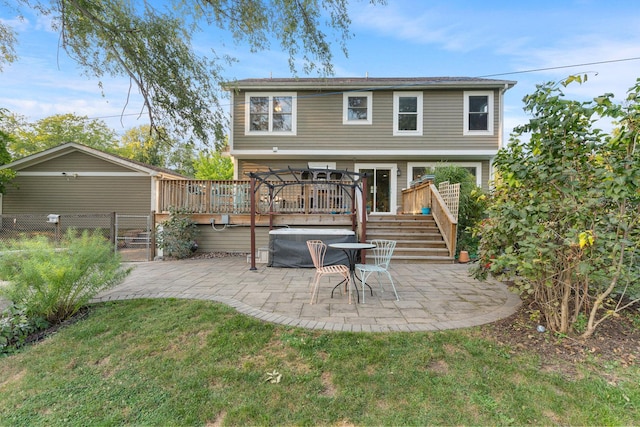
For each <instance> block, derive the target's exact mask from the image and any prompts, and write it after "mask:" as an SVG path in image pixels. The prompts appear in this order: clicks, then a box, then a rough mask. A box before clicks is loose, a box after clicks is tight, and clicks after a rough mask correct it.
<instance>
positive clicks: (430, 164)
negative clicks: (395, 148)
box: [407, 160, 482, 188]
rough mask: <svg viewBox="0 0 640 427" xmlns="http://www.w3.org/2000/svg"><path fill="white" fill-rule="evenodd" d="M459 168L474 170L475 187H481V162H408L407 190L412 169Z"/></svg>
mask: <svg viewBox="0 0 640 427" xmlns="http://www.w3.org/2000/svg"><path fill="white" fill-rule="evenodd" d="M444 165H447V166H460V167H464V168H469V167H474V168H476V185H477V186H478V187H482V162H456V161H448V160H447V161H443V162H408V163H407V188H409V187H410V186H411V181H412V178H411V177H412V176H413V168H414V167H423V168H435V167H436V166H444ZM436 184H437V183H436Z"/></svg>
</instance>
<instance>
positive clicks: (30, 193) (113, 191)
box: [2, 176, 151, 215]
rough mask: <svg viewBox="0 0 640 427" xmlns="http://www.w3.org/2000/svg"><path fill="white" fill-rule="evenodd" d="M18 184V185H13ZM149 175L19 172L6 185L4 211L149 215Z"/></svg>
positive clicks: (7, 212) (5, 212)
mask: <svg viewBox="0 0 640 427" xmlns="http://www.w3.org/2000/svg"><path fill="white" fill-rule="evenodd" d="M14 184H15V185H14ZM150 210H151V178H150V177H88V176H79V177H78V178H76V179H74V178H69V179H67V178H65V177H63V176H60V177H51V176H19V177H17V178H16V179H15V180H14V182H13V184H9V185H8V186H7V192H6V194H5V195H4V197H3V201H2V213H4V214H13V213H44V214H53V213H55V214H63V213H106V212H118V213H123V214H140V215H148V214H149V212H150Z"/></svg>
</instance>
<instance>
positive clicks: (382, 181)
mask: <svg viewBox="0 0 640 427" xmlns="http://www.w3.org/2000/svg"><path fill="white" fill-rule="evenodd" d="M355 171H356V172H359V173H366V174H367V187H368V190H369V192H368V194H367V212H369V213H380V214H385V213H395V212H396V206H397V200H396V198H397V191H396V189H397V171H398V167H397V165H396V164H395V163H393V164H392V163H356V164H355Z"/></svg>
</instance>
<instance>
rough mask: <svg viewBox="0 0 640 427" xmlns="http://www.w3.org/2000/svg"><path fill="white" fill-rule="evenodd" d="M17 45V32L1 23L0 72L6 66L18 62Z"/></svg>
mask: <svg viewBox="0 0 640 427" xmlns="http://www.w3.org/2000/svg"><path fill="white" fill-rule="evenodd" d="M15 45H16V36H15V32H14V31H13V30H12V29H11V27H9V26H8V25H5V24H4V23H3V22H2V21H0V71H2V67H3V66H4V64H10V63H12V62H13V61H15V60H16V51H15Z"/></svg>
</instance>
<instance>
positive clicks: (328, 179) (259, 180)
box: [247, 168, 367, 270]
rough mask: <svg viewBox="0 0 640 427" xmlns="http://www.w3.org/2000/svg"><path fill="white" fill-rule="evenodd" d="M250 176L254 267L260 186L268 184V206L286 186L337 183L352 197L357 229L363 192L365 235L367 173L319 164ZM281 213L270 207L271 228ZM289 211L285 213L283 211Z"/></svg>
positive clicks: (353, 218) (353, 217)
mask: <svg viewBox="0 0 640 427" xmlns="http://www.w3.org/2000/svg"><path fill="white" fill-rule="evenodd" d="M247 175H248V176H249V178H251V184H250V196H251V268H250V270H256V233H255V227H256V207H257V202H256V194H257V192H258V191H259V190H260V188H261V187H263V186H266V187H267V188H268V194H269V195H268V200H267V202H268V203H269V206H272V205H273V203H274V201H275V200H276V199H277V198H278V197H279V195H280V193H281V192H282V191H283V189H284V188H286V187H290V186H296V185H297V186H301V187H303V188H304V186H308V185H322V186H327V185H329V186H336V188H337V189H339V190H340V192H341V194H346V195H347V196H348V197H350V198H351V203H350V206H351V212H350V215H351V227H352V230H354V231H356V229H357V211H356V209H357V207H358V206H357V203H356V202H357V201H358V198H357V194H358V192H360V195H361V200H362V203H361V204H360V206H359V207H360V209H361V213H362V215H361V218H362V229H361V231H362V233H361V236H362V238H363V239H364V238H365V236H366V223H367V208H366V206H367V191H366V190H367V174H366V173H358V172H353V171H348V170H337V169H316V168H300V169H293V168H287V169H278V170H273V169H269V170H268V171H261V172H249V173H247ZM274 215H279V213H277V212H273V210H271V209H270V212H269V229H273V216H274ZM283 215H286V214H283Z"/></svg>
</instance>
